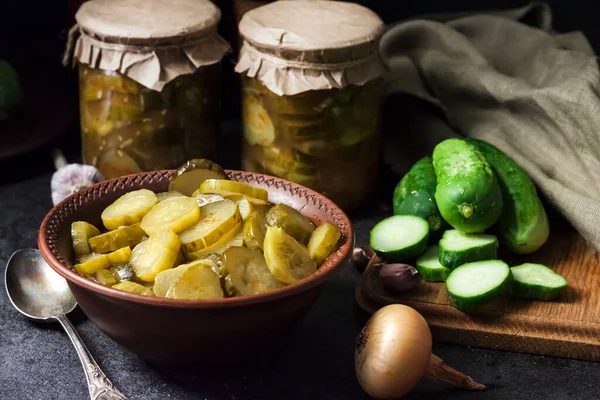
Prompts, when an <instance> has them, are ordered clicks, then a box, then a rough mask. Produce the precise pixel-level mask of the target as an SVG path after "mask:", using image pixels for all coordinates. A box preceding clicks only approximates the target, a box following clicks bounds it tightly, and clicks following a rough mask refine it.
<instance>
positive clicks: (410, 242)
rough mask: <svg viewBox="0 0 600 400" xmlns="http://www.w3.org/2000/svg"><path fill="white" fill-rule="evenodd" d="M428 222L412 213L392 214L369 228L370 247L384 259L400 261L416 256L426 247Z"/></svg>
mask: <svg viewBox="0 0 600 400" xmlns="http://www.w3.org/2000/svg"><path fill="white" fill-rule="evenodd" d="M428 240H429V223H428V222H427V221H426V220H425V219H423V218H421V217H416V216H413V215H394V216H393V217H388V218H386V219H384V220H382V221H380V222H379V223H378V224H377V225H375V226H374V227H373V229H371V239H370V244H371V248H373V250H374V251H375V252H376V253H377V255H378V256H379V257H381V258H383V259H384V260H388V261H392V262H402V261H406V260H410V259H412V258H415V257H418V256H419V255H420V254H421V253H422V252H423V251H424V250H425V247H427V242H428Z"/></svg>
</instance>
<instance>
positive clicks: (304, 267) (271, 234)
mask: <svg viewBox="0 0 600 400" xmlns="http://www.w3.org/2000/svg"><path fill="white" fill-rule="evenodd" d="M263 246H264V254H265V262H266V263H267V267H268V268H269V271H271V274H273V276H275V278H277V279H278V280H279V281H281V282H283V283H287V284H292V283H295V282H298V281H299V280H301V279H304V278H306V277H307V276H309V275H311V274H313V273H314V272H315V271H316V270H317V266H316V265H315V262H314V261H313V259H312V258H311V257H310V254H308V251H307V250H306V248H305V247H304V246H302V245H301V244H300V243H298V242H297V241H296V239H294V238H293V237H292V236H290V235H288V234H287V233H286V232H285V231H284V230H283V229H282V228H279V227H276V226H270V227H269V228H268V229H267V234H266V235H265V243H264V245H263Z"/></svg>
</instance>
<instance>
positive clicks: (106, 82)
mask: <svg viewBox="0 0 600 400" xmlns="http://www.w3.org/2000/svg"><path fill="white" fill-rule="evenodd" d="M219 78H220V65H219V64H215V65H209V66H204V67H200V68H199V69H198V70H196V72H194V73H192V74H188V75H181V76H179V77H177V78H175V79H174V80H172V81H171V82H169V83H168V84H166V85H165V86H164V88H163V90H161V91H160V92H159V91H155V90H152V89H149V88H146V87H144V86H143V85H141V84H139V83H138V82H136V81H134V80H132V79H130V78H128V77H127V76H125V75H122V74H120V73H118V72H115V71H109V70H101V69H95V68H90V67H89V66H87V65H85V64H80V65H79V87H80V92H79V93H80V96H79V97H80V114H81V137H82V153H83V162H84V163H86V164H90V165H93V166H95V167H96V168H98V170H99V171H100V172H101V173H102V174H103V175H104V176H105V177H107V178H112V177H117V176H122V175H128V174H133V173H138V172H142V171H152V170H160V169H169V168H177V167H178V166H180V165H181V164H183V163H184V162H185V161H186V160H189V159H192V158H207V159H214V158H215V156H216V143H215V141H216V137H217V133H218V122H219V121H218V115H219Z"/></svg>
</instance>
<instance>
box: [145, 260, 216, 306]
mask: <svg viewBox="0 0 600 400" xmlns="http://www.w3.org/2000/svg"><path fill="white" fill-rule="evenodd" d="M198 264H201V265H207V266H209V267H211V268H213V267H215V268H216V266H215V264H214V263H213V262H212V261H211V260H198V261H192V262H191V263H188V264H182V265H180V266H178V267H175V268H171V269H167V270H165V271H162V272H160V273H159V274H158V275H156V278H155V280H154V286H153V287H152V290H153V291H154V294H155V295H156V296H159V297H166V295H167V292H168V291H169V289H171V287H172V286H173V285H174V284H175V282H177V280H178V279H179V278H180V277H181V275H183V274H184V273H185V272H186V271H187V270H188V269H190V268H191V267H193V266H194V265H198Z"/></svg>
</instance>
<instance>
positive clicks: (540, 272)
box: [510, 263, 567, 300]
mask: <svg viewBox="0 0 600 400" xmlns="http://www.w3.org/2000/svg"><path fill="white" fill-rule="evenodd" d="M510 272H511V273H512V277H513V284H512V288H511V294H512V295H513V296H515V297H522V298H525V299H533V300H555V299H556V298H558V297H560V295H561V294H562V293H563V292H564V291H565V289H566V288H567V281H566V280H565V278H563V277H562V276H560V275H559V274H557V273H556V272H554V271H552V270H551V269H550V268H548V267H546V266H545V265H542V264H531V263H525V264H521V265H518V266H516V267H512V268H511V269H510Z"/></svg>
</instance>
